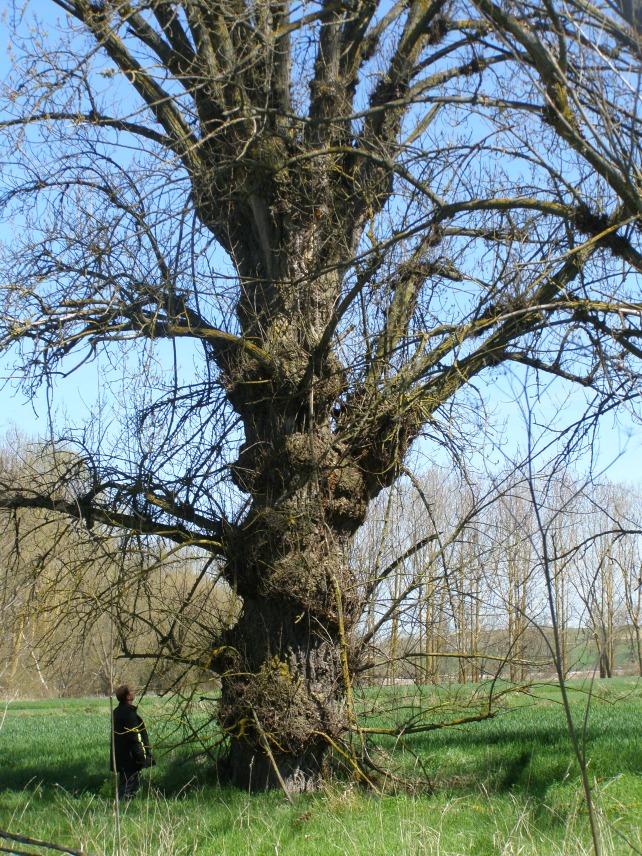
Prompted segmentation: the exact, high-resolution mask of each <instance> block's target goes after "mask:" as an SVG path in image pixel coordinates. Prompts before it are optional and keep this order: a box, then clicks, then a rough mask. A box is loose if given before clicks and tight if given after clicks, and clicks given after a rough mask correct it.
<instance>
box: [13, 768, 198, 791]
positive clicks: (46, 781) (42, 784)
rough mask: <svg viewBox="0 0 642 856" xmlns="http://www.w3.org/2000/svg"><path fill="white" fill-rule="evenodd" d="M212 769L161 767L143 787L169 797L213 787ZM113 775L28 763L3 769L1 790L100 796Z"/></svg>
mask: <svg viewBox="0 0 642 856" xmlns="http://www.w3.org/2000/svg"><path fill="white" fill-rule="evenodd" d="M213 768H214V763H213V762H212V765H211V769H210V768H207V767H205V766H204V765H203V764H202V763H199V762H198V761H192V760H187V761H181V762H178V763H175V764H171V762H170V763H168V764H161V765H159V766H157V767H155V768H153V770H144V771H143V772H142V776H141V786H142V787H146V786H147V783H148V781H149V782H150V783H151V784H152V785H153V787H154V788H156V789H158V790H159V791H160V792H161V793H163V794H164V795H166V796H167V797H174V796H178V795H180V794H181V793H184V792H185V791H186V789H192V788H193V787H199V786H201V785H205V784H208V785H212V784H214V783H215V778H214V776H213V774H212V769H213ZM112 781H113V773H112V772H111V771H110V769H109V767H108V766H107V765H105V767H104V768H103V769H97V768H96V767H95V766H93V765H92V766H89V765H84V764H81V763H71V764H65V765H62V764H55V763H47V762H43V763H42V764H38V765H36V764H33V763H31V764H25V765H21V766H19V767H16V766H14V767H12V768H7V767H0V791H3V790H8V791H16V792H18V791H30V790H36V789H38V790H39V791H40V792H41V793H42V792H46V791H54V790H57V789H59V788H61V789H63V790H64V791H66V792H67V793H70V794H78V793H84V792H90V793H95V794H98V793H101V792H102V791H103V790H104V788H105V786H106V785H107V787H111V783H112Z"/></svg>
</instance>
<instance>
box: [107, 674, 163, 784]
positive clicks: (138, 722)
mask: <svg viewBox="0 0 642 856" xmlns="http://www.w3.org/2000/svg"><path fill="white" fill-rule="evenodd" d="M134 697H135V693H134V691H133V690H132V689H131V687H129V686H128V685H127V684H123V685H122V686H120V687H118V688H117V690H116V698H117V699H118V707H116V708H115V709H114V713H113V721H112V753H111V767H112V770H114V769H115V770H116V772H117V773H118V797H119V799H129V798H131V797H133V796H134V794H135V793H136V792H137V791H138V788H139V787H140V771H141V770H142V769H144V768H145V767H152V766H153V765H154V764H155V763H156V762H155V761H154V758H153V756H152V749H151V746H150V745H149V737H148V736H147V729H146V728H145V723H144V722H143V720H142V718H141V717H140V716H139V715H138V710H137V708H136V707H135V705H134V703H133V702H134Z"/></svg>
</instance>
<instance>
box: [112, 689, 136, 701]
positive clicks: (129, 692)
mask: <svg viewBox="0 0 642 856" xmlns="http://www.w3.org/2000/svg"><path fill="white" fill-rule="evenodd" d="M135 695H136V693H135V692H134V690H133V689H132V688H131V687H130V686H129V685H128V684H122V685H121V686H119V687H118V688H117V689H116V698H117V699H118V701H119V702H120V703H121V704H131V703H132V702H133V700H134V696H135Z"/></svg>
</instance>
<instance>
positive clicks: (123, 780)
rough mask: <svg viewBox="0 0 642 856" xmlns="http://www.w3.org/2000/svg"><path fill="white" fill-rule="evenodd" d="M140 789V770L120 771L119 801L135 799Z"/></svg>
mask: <svg viewBox="0 0 642 856" xmlns="http://www.w3.org/2000/svg"><path fill="white" fill-rule="evenodd" d="M139 787H140V770H119V771H118V799H121V800H122V799H129V798H130V797H133V796H134V794H135V793H136V791H137V790H138V788H139Z"/></svg>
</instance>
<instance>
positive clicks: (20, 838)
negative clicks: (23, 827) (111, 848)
mask: <svg viewBox="0 0 642 856" xmlns="http://www.w3.org/2000/svg"><path fill="white" fill-rule="evenodd" d="M0 838H6V839H8V840H9V841H17V842H18V843H19V844H30V845H31V846H32V847H47V848H48V849H49V850H57V851H58V852H59V853H71V854H72V856H91V854H88V853H87V852H86V851H85V850H72V849H71V848H70V847H61V846H60V845H58V844H52V843H51V842H50V841H39V840H38V839H37V838H28V837H27V836H26V835H15V834H13V833H11V832H4V831H3V830H2V829H0ZM0 851H2V852H4V853H18V852H20V851H17V850H8V849H7V848H6V847H0ZM27 856H34V854H33V853H28V854H27Z"/></svg>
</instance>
